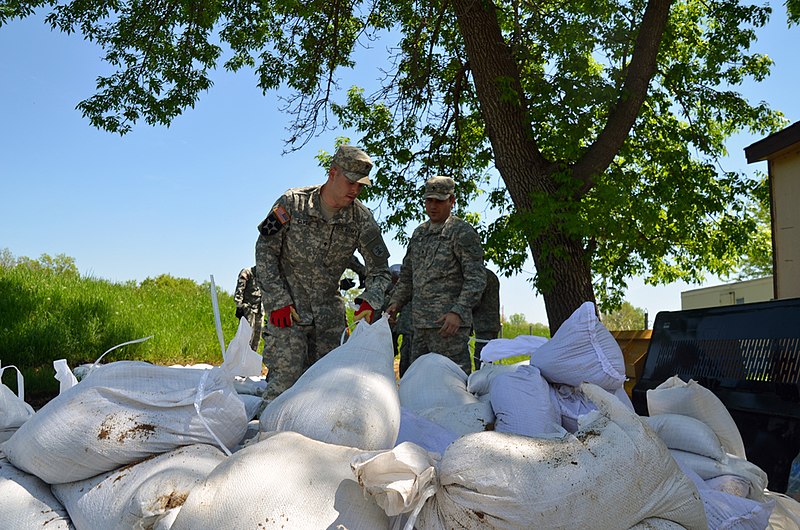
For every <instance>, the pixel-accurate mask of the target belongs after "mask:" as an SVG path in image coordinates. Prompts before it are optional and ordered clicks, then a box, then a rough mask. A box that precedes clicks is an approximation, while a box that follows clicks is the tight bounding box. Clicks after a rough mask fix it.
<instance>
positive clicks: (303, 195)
mask: <svg viewBox="0 0 800 530" xmlns="http://www.w3.org/2000/svg"><path fill="white" fill-rule="evenodd" d="M321 188H322V186H309V187H305V188H293V189H290V190H288V191H286V193H284V194H283V195H282V196H281V197H280V198H279V199H278V201H277V202H276V203H275V205H274V206H273V208H272V210H271V211H270V214H269V215H268V216H267V218H266V219H264V221H262V222H261V224H259V226H258V230H259V236H258V241H257V242H256V266H257V267H258V282H259V285H260V287H261V293H262V296H261V301H262V303H263V305H264V311H265V312H266V313H267V314H269V313H270V312H271V311H273V310H275V309H280V308H282V307H285V306H287V305H289V304H294V306H295V309H297V312H298V314H299V315H300V322H299V323H300V324H303V325H309V324H311V323H312V322H313V321H314V318H315V315H317V317H318V318H326V315H327V314H330V311H332V310H333V311H336V312H337V313H338V312H340V311H341V313H342V315H344V301H343V299H342V296H341V294H340V292H339V279H340V278H341V276H342V273H343V272H344V270H345V268H347V266H348V264H349V263H350V258H351V257H352V255H353V252H354V251H355V250H356V249H357V250H358V251H359V253H360V254H361V255H362V256H363V257H364V260H365V261H366V277H367V278H366V289H365V290H364V292H363V293H362V294H361V295H360V296H359V298H360V299H362V300H365V301H366V302H368V303H369V304H370V305H371V306H372V307H373V308H376V309H377V308H380V307H381V305H382V304H383V296H384V293H385V291H386V287H387V286H388V285H389V283H390V281H391V275H390V274H389V266H388V259H389V251H388V249H387V248H386V245H385V244H384V242H383V237H382V236H381V232H380V229H379V227H378V224H377V223H376V222H375V219H374V218H373V217H372V212H370V211H369V209H367V207H366V206H364V205H363V204H362V203H361V202H360V201H358V200H356V201H354V202H353V204H351V205H349V206H347V207H345V208H342V209H341V210H339V211H338V212H337V213H336V215H334V216H333V218H331V219H330V220H329V221H326V220H325V218H324V217H323V215H322V210H321V207H320V201H321V200H322V198H321V196H320V189H321Z"/></svg>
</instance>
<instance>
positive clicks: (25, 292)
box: [0, 262, 238, 401]
mask: <svg viewBox="0 0 800 530" xmlns="http://www.w3.org/2000/svg"><path fill="white" fill-rule="evenodd" d="M33 264H34V265H38V263H37V262H33ZM217 294H218V301H219V308H220V314H221V320H222V329H223V333H224V336H225V341H226V343H227V342H229V341H230V340H231V339H232V338H233V335H234V333H235V331H236V327H237V325H238V322H237V321H236V318H235V316H234V307H235V306H234V302H233V297H232V296H230V295H229V294H227V293H225V292H224V291H220V290H217ZM150 335H152V336H153V338H151V339H149V340H147V341H145V342H142V343H139V344H133V345H128V346H124V347H122V348H119V349H116V350H114V351H112V352H110V353H109V354H108V355H106V356H105V357H104V358H103V362H111V361H118V360H124V359H125V360H139V361H147V362H151V363H154V364H161V365H170V364H196V363H208V364H220V363H221V362H222V352H221V348H220V344H219V340H218V338H217V334H216V328H215V325H214V315H213V308H212V304H211V295H210V290H209V286H208V285H198V284H196V283H195V282H193V281H192V280H187V279H179V278H174V277H171V276H168V275H162V276H159V277H157V278H155V279H147V280H144V281H143V282H141V283H140V284H137V283H136V282H127V283H124V284H120V283H112V282H109V281H106V280H101V279H96V278H86V277H81V276H80V275H79V274H78V273H77V271H76V270H74V268H73V269H70V268H67V269H65V270H53V269H50V268H47V267H41V266H31V262H27V263H26V262H22V263H18V264H13V265H12V266H8V264H2V265H0V362H2V365H3V366H7V365H11V364H13V365H16V366H17V367H18V368H19V369H20V370H21V371H22V373H23V375H24V376H25V391H26V397H29V398H30V400H32V401H35V400H36V399H37V398H42V397H45V396H53V395H55V394H57V393H58V384H59V383H58V381H56V380H55V378H54V377H53V376H54V375H55V371H54V370H53V361H54V360H56V359H66V360H67V363H68V364H69V366H70V367H71V368H75V367H76V366H78V365H80V364H84V363H90V362H93V361H95V360H96V359H97V358H98V357H99V356H100V355H102V354H103V353H104V352H105V351H106V350H108V349H110V348H113V347H114V346H116V345H118V344H121V343H123V342H127V341H131V340H135V339H139V338H143V337H147V336H150ZM9 373H10V372H9ZM3 382H4V383H5V384H6V385H7V386H9V387H10V388H11V389H12V390H16V378H15V377H14V376H13V375H7V376H6V377H5V378H4V380H3Z"/></svg>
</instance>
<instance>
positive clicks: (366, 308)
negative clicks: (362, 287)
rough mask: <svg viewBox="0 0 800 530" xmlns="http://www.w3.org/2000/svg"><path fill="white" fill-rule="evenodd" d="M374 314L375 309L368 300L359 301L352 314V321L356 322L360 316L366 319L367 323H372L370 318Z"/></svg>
mask: <svg viewBox="0 0 800 530" xmlns="http://www.w3.org/2000/svg"><path fill="white" fill-rule="evenodd" d="M374 315H375V310H374V309H373V308H372V306H371V305H369V303H368V302H361V305H360V306H358V309H356V312H355V313H354V314H353V322H357V321H359V320H361V319H362V318H363V319H365V320H366V321H367V324H372V318H373V316H374Z"/></svg>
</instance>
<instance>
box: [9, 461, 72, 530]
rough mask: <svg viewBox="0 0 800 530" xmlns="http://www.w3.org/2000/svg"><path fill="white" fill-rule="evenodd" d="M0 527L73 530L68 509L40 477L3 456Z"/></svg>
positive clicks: (28, 529) (33, 529)
mask: <svg viewBox="0 0 800 530" xmlns="http://www.w3.org/2000/svg"><path fill="white" fill-rule="evenodd" d="M0 528H3V529H4V530H5V529H8V530H12V529H13V530H72V529H74V528H75V527H74V526H72V523H71V522H70V519H69V515H68V514H67V510H66V509H64V506H62V504H61V503H60V502H59V501H58V499H56V498H55V497H54V496H53V494H52V493H51V492H50V486H48V485H47V484H46V483H45V482H43V481H42V480H41V479H40V478H39V477H36V476H34V475H31V474H29V473H25V472H24V471H22V470H20V469H17V468H16V467H14V466H13V465H11V464H10V463H9V462H8V460H6V459H0Z"/></svg>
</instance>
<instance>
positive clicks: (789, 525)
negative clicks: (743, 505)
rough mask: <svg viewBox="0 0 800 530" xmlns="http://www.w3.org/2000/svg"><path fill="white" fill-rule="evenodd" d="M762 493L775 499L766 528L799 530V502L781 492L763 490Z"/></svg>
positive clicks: (771, 529)
mask: <svg viewBox="0 0 800 530" xmlns="http://www.w3.org/2000/svg"><path fill="white" fill-rule="evenodd" d="M764 495H765V496H766V497H767V499H771V500H774V501H775V509H773V510H772V515H770V517H769V526H767V529H768V530H800V503H798V502H797V501H796V500H794V499H793V498H791V497H789V496H786V495H784V494H783V493H776V492H774V491H765V492H764Z"/></svg>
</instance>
